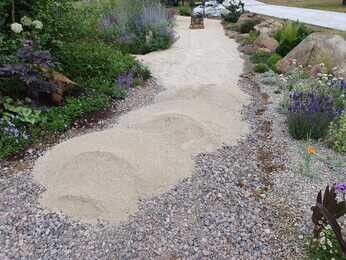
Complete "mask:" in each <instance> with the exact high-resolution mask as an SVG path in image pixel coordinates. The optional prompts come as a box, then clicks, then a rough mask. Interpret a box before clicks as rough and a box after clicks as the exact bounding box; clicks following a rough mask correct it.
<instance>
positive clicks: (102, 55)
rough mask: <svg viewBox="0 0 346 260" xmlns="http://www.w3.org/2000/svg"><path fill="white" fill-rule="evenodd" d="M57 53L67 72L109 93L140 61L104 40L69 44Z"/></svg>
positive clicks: (89, 85)
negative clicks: (116, 82) (117, 80)
mask: <svg viewBox="0 0 346 260" xmlns="http://www.w3.org/2000/svg"><path fill="white" fill-rule="evenodd" d="M56 56H58V57H60V61H61V67H62V69H63V71H64V73H66V74H67V75H68V76H70V77H71V78H73V79H75V80H76V81H77V82H78V83H80V84H81V85H84V86H86V87H88V88H91V89H94V90H97V91H99V92H101V93H104V94H106V95H111V93H113V91H114V88H115V84H114V82H115V80H116V78H117V77H118V76H119V75H120V74H122V73H127V72H128V71H130V70H131V69H132V68H133V67H134V66H135V65H136V64H137V62H136V61H135V59H134V58H132V57H131V56H129V55H128V54H123V53H122V52H120V51H117V50H114V49H113V48H112V47H110V46H108V45H107V44H105V43H102V42H74V43H66V44H63V45H62V46H61V47H60V48H59V50H57V52H56ZM139 73H140V72H139Z"/></svg>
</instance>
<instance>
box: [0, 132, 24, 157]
mask: <svg viewBox="0 0 346 260" xmlns="http://www.w3.org/2000/svg"><path fill="white" fill-rule="evenodd" d="M26 145H27V140H26V139H24V138H23V137H22V136H20V137H15V136H13V135H10V134H7V133H4V132H1V131H0V159H5V158H7V157H9V156H11V155H14V154H17V153H19V152H21V151H23V150H24V149H25V146H26Z"/></svg>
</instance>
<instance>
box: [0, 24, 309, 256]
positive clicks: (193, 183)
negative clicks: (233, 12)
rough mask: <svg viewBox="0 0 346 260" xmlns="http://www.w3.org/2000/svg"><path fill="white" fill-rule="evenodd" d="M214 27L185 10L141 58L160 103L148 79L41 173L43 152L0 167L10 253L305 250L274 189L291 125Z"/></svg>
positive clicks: (2, 229) (2, 250)
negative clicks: (199, 24)
mask: <svg viewBox="0 0 346 260" xmlns="http://www.w3.org/2000/svg"><path fill="white" fill-rule="evenodd" d="M205 25H206V29H205V30H189V29H188V27H189V19H188V18H181V17H178V18H177V31H178V34H179V40H178V41H177V42H176V43H175V44H174V45H173V47H172V48H170V49H169V50H165V51H161V52H156V53H151V54H148V55H145V56H142V57H139V58H140V59H143V62H144V63H145V64H147V65H148V66H149V67H150V69H151V71H152V72H153V75H154V77H155V78H156V80H157V83H159V84H160V85H161V86H162V87H159V85H157V84H156V83H155V81H153V82H152V83H153V84H149V86H148V88H147V89H152V90H153V91H154V92H155V91H156V92H155V93H157V92H159V90H161V89H162V88H163V89H164V90H163V91H161V92H160V93H159V94H158V95H156V96H155V100H154V101H153V102H146V101H145V99H143V96H142V94H143V93H145V92H141V91H142V90H143V89H145V88H139V89H138V96H136V97H133V96H132V97H131V96H129V97H128V98H127V99H125V100H124V105H125V107H126V106H127V105H130V104H132V103H136V102H138V103H136V104H135V105H136V106H135V107H136V108H137V110H132V112H128V113H127V114H124V115H122V116H120V117H118V116H115V117H114V118H111V119H110V120H109V121H107V127H108V126H109V125H108V124H111V123H112V122H113V123H114V122H117V123H116V124H115V123H114V124H111V125H110V128H107V130H103V131H98V132H93V133H89V134H85V135H82V136H79V137H74V138H72V139H69V140H67V141H65V142H62V143H60V144H58V145H56V146H55V147H53V148H52V149H51V150H49V151H48V152H46V153H44V154H43V156H42V157H40V158H39V159H38V160H37V161H36V163H35V166H34V168H33V170H32V171H31V168H32V167H31V166H32V164H33V163H34V160H33V158H36V156H35V157H30V156H29V158H26V157H25V158H24V161H26V159H28V164H29V165H28V167H24V168H20V169H18V167H19V166H17V162H14V166H13V167H15V169H12V168H11V167H12V166H11V165H12V164H11V163H9V164H6V165H9V166H5V167H6V172H7V173H9V174H3V172H4V170H5V168H4V167H2V166H1V165H0V259H234V260H238V259H244V260H245V259H246V260H257V259H265V260H266V259H280V260H281V259H303V258H302V257H301V248H300V247H301V246H300V245H301V244H302V243H301V241H299V239H297V235H296V234H297V232H296V226H295V225H294V221H293V220H294V214H292V212H291V211H292V210H291V208H292V207H291V206H290V205H291V204H288V203H287V199H286V197H287V195H281V194H285V193H282V192H281V193H278V194H279V195H277V193H276V192H274V190H273V189H272V187H276V184H277V182H274V181H275V180H276V179H275V178H278V179H279V180H281V179H282V178H284V177H285V178H286V179H287V178H289V177H288V176H292V175H289V174H288V173H287V172H285V171H290V168H288V167H285V165H286V164H287V163H288V160H289V159H288V157H287V156H286V155H287V153H286V150H287V145H286V143H287V140H286V139H285V138H286V137H285V135H284V131H283V129H282V125H283V123H282V122H281V121H278V119H277V118H278V116H277V112H276V110H275V109H274V107H272V106H273V105H274V103H272V97H270V98H269V96H268V95H266V94H265V93H262V92H261V87H260V86H259V85H257V81H256V80H255V79H252V78H251V75H250V76H249V75H246V74H244V75H242V77H240V76H241V74H242V71H243V66H244V61H243V60H242V59H241V56H240V54H239V52H238V51H237V45H236V43H235V42H234V41H233V40H230V39H228V38H226V36H224V31H223V28H222V26H221V24H220V22H219V21H216V20H206V21H205ZM243 91H244V92H243ZM153 96H154V95H153ZM153 96H151V97H153ZM138 97H140V98H138ZM269 99H270V100H269ZM143 101H145V102H144V103H143ZM150 101H152V100H151V99H150ZM145 104H147V105H145ZM137 105H138V106H137ZM131 106H132V105H131ZM132 107H133V106H132ZM116 119H119V120H117V121H115V120H116ZM280 127H281V128H280ZM77 134H78V133H77ZM79 134H80V133H79ZM12 170H13V171H12ZM9 171H10V172H9ZM286 179H284V180H285V182H284V183H283V185H282V186H279V187H283V188H284V189H283V190H284V191H287V192H288V194H289V192H290V190H291V188H292V187H291V186H290V185H289V184H290V181H291V180H289V181H286ZM273 183H275V185H274V186H273ZM292 183H294V182H292ZM286 184H287V185H286ZM286 187H287V188H286ZM262 192H263V193H262ZM299 194H300V193H299ZM292 219H293V220H292ZM299 242H300V243H299ZM296 244H297V245H296Z"/></svg>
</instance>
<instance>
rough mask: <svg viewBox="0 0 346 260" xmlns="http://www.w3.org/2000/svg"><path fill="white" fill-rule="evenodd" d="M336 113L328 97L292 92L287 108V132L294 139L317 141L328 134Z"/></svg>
mask: <svg viewBox="0 0 346 260" xmlns="http://www.w3.org/2000/svg"><path fill="white" fill-rule="evenodd" d="M336 116H337V111H336V110H335V106H334V104H333V102H332V99H331V98H330V97H324V96H317V95H316V94H315V93H304V92H294V93H292V94H291V95H290V100H289V106H288V131H289V133H290V134H291V136H292V137H293V138H295V139H308V138H312V139H319V138H322V137H324V136H325V135H326V134H327V132H328V127H329V124H330V122H331V121H333V119H334V118H335V117H336Z"/></svg>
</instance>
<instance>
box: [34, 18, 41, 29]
mask: <svg viewBox="0 0 346 260" xmlns="http://www.w3.org/2000/svg"><path fill="white" fill-rule="evenodd" d="M32 25H33V26H34V27H35V29H37V30H41V29H42V28H43V23H42V22H41V21H39V20H35V21H33V22H32Z"/></svg>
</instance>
